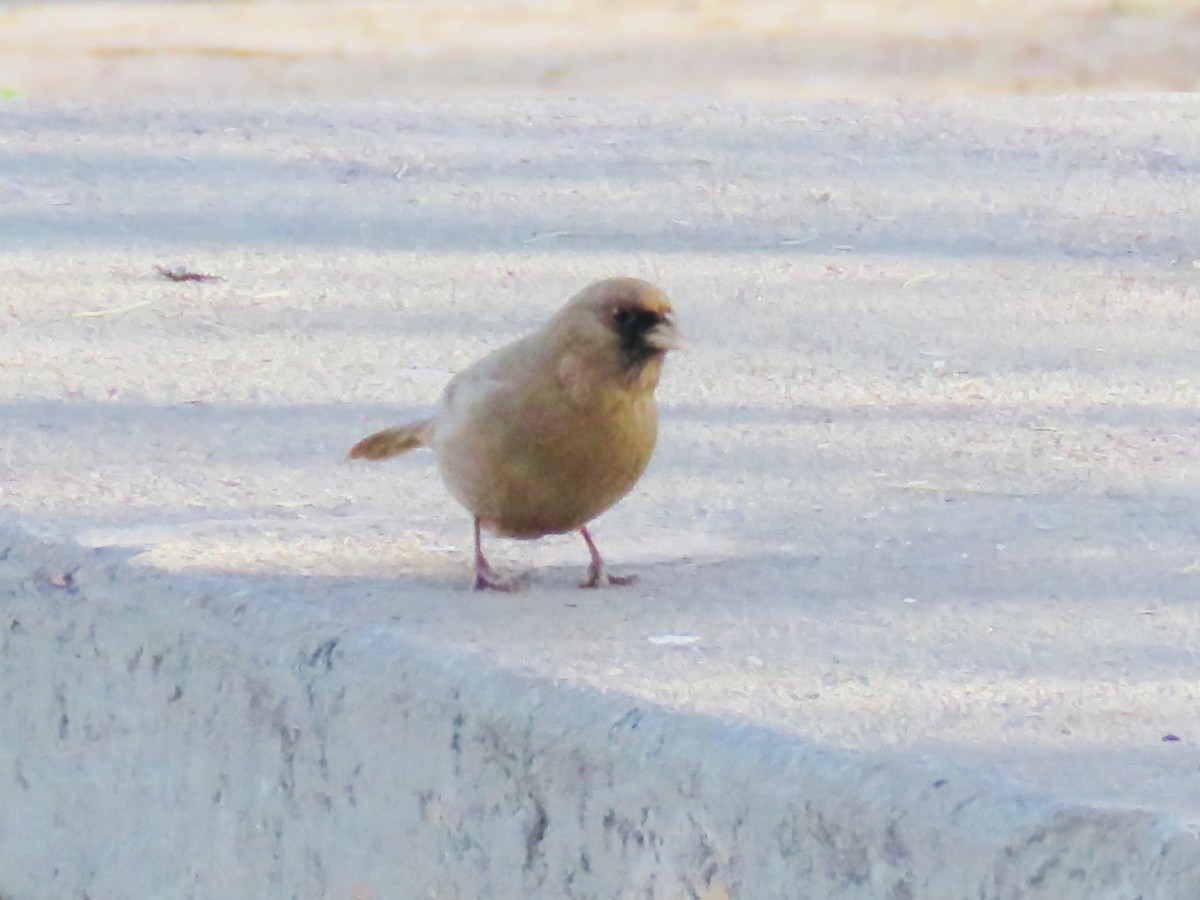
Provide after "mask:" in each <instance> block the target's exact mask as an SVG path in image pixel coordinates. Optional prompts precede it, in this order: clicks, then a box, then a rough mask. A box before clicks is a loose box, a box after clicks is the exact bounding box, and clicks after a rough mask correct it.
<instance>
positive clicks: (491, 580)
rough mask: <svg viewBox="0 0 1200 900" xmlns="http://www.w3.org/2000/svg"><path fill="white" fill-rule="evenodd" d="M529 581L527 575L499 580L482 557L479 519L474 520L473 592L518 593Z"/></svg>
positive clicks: (481, 536) (489, 564)
mask: <svg viewBox="0 0 1200 900" xmlns="http://www.w3.org/2000/svg"><path fill="white" fill-rule="evenodd" d="M528 581H529V576H528V575H518V576H517V577H516V578H508V579H504V578H501V577H500V576H499V575H498V574H496V570H495V569H493V568H492V565H491V563H489V562H488V561H487V557H485V556H484V555H483V535H482V531H481V528H480V522H479V518H478V517H476V519H475V590H477V591H503V592H505V593H506V594H511V593H512V592H513V591H519V590H521V588H523V587H525V584H526V582H528Z"/></svg>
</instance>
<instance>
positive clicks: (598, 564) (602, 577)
mask: <svg viewBox="0 0 1200 900" xmlns="http://www.w3.org/2000/svg"><path fill="white" fill-rule="evenodd" d="M579 533H580V534H582V535H583V540H584V542H585V543H587V547H588V552H589V553H591V554H592V564H591V565H590V566H588V577H587V581H585V582H584V583H583V584H581V585H580V587H585V588H599V587H608V586H609V585H614V586H619V587H624V586H625V585H628V584H633V583H634V582H635V581H637V576H636V575H610V574H609V573H608V572H607V571H606V570H605V568H604V560H603V559H601V558H600V551H599V550H597V549H596V542H595V541H593V540H592V536H591V535H590V534H588V530H587V528H586V527H584V528H580V529H579Z"/></svg>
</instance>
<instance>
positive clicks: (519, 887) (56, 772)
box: [0, 531, 1200, 900]
mask: <svg viewBox="0 0 1200 900" xmlns="http://www.w3.org/2000/svg"><path fill="white" fill-rule="evenodd" d="M0 626H2V628H0V895H3V896H4V897H12V898H15V900H25V898H52V897H53V898H61V897H90V898H92V900H100V898H128V897H156V898H172V897H229V898H236V897H254V898H274V897H306V898H307V897H345V898H392V897H401V898H402V897H439V898H443V897H463V898H468V897H472V898H473V897H614V898H615V897H646V898H676V897H679V898H684V897H691V898H696V897H701V898H710V900H711V898H726V897H797V898H801V897H813V898H816V897H847V898H850V897H854V898H883V897H886V898H895V900H900V898H918V897H980V898H984V897H987V898H991V897H995V898H1017V897H1055V898H1064V897H1129V898H1132V897H1135V896H1138V897H1146V898H1149V897H1162V898H1168V897H1172V898H1182V897H1195V896H1200V852H1198V849H1197V843H1196V841H1195V839H1194V837H1193V836H1191V835H1188V834H1185V833H1183V832H1181V831H1178V830H1176V829H1174V828H1172V827H1171V825H1170V824H1169V823H1165V822H1162V821H1158V820H1156V819H1155V818H1154V817H1152V816H1151V815H1149V814H1141V813H1135V812H1119V811H1114V812H1112V813H1104V812H1101V811H1094V810H1086V809H1070V808H1058V807H1056V806H1055V805H1054V804H1052V803H1050V802H1049V801H1047V800H1045V799H1037V798H1033V797H1022V796H1019V795H1014V794H1012V792H1010V791H1005V790H1003V789H996V788H997V787H998V786H995V785H991V786H989V785H986V784H981V783H979V781H978V780H977V778H976V776H971V775H969V774H967V773H965V772H963V771H960V770H958V769H955V768H954V767H952V766H951V765H949V764H942V763H939V762H937V761H933V760H911V759H892V760H890V761H885V760H882V759H879V760H876V759H872V758H869V757H866V756H862V755H849V754H846V753H844V752H840V751H838V750H835V749H830V748H819V747H813V746H806V745H803V744H800V743H798V742H794V741H790V740H785V739H783V738H780V737H777V736H774V735H772V734H771V733H769V732H765V731H758V730H753V729H746V728H741V727H733V726H730V725H728V724H726V723H724V722H721V721H718V720H715V719H708V718H704V717H702V716H697V715H689V714H672V713H671V712H669V711H666V710H662V709H657V708H653V707H649V706H647V705H646V704H644V703H633V702H631V701H628V700H626V699H623V698H622V697H620V696H615V695H610V696H604V695H600V694H597V693H590V692H585V691H580V690H577V689H573V688H565V687H561V686H555V685H553V684H549V683H545V682H540V681H537V680H533V679H528V678H524V677H522V676H520V675H518V674H514V673H510V672H503V671H495V670H488V669H486V668H484V667H482V666H481V665H479V664H478V663H476V662H474V661H473V660H472V659H471V658H470V657H469V656H455V655H452V654H448V653H446V652H444V651H439V650H437V649H432V648H427V647H419V646H414V645H413V642H412V641H410V640H406V639H403V638H401V637H399V636H397V635H396V634H395V633H393V632H392V631H390V630H388V629H386V628H382V627H381V628H379V629H362V628H360V629H358V630H355V631H347V630H345V629H344V628H339V626H338V625H337V624H336V623H335V620H334V619H333V617H332V616H331V615H329V614H328V613H327V612H325V611H321V610H316V609H312V608H304V607H303V606H300V605H298V604H295V603H290V602H289V600H288V598H287V597H271V596H265V595H262V594H256V593H254V592H252V591H249V590H246V589H245V588H244V587H239V584H238V583H237V582H228V581H226V582H223V581H222V580H221V579H219V578H211V577H210V578H207V579H189V578H184V577H181V576H173V577H168V576H164V575H162V574H160V573H154V572H149V571H147V570H142V569H139V568H137V567H134V566H131V565H129V564H127V563H125V562H122V561H121V559H120V558H119V556H118V555H117V554H116V553H115V552H113V551H105V552H97V551H86V550H82V549H79V548H77V547H74V546H71V545H66V544H57V543H53V542H48V541H46V540H42V539H35V538H31V537H29V536H27V535H24V534H22V533H19V532H13V531H8V532H0Z"/></svg>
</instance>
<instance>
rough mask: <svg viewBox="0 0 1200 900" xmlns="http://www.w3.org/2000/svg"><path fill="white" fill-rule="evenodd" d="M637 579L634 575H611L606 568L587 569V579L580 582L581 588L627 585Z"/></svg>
mask: <svg viewBox="0 0 1200 900" xmlns="http://www.w3.org/2000/svg"><path fill="white" fill-rule="evenodd" d="M637 580H638V577H637V576H636V575H612V574H610V573H609V572H608V571H607V570H606V569H601V568H596V567H592V568H590V569H588V577H587V581H583V582H580V584H579V586H580V587H581V588H603V587H628V586H629V585H631V584H633V583H634V582H635V581H637Z"/></svg>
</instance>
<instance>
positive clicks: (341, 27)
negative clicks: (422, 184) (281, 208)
mask: <svg viewBox="0 0 1200 900" xmlns="http://www.w3.org/2000/svg"><path fill="white" fill-rule="evenodd" d="M1197 46H1200V3H1198V2H1197V0H1038V2H1029V0H970V2H963V0H905V2H903V3H897V2H894V0H837V2H831V0H604V2H603V3H596V2H593V0H338V2H336V3H331V2H328V0H204V2H168V0H156V2H151V3H147V2H143V0H92V2H87V0H82V2H71V3H64V2H59V0H50V2H28V0H16V2H14V0H9V2H0V91H12V92H16V93H17V95H19V96H22V97H27V98H33V99H37V98H40V99H45V98H50V97H67V98H79V97H86V98H88V99H93V100H94V99H98V98H110V99H113V100H116V101H124V100H127V99H128V98H129V97H131V96H134V97H147V96H157V97H162V98H167V99H170V100H174V101H179V100H182V99H183V98H208V99H215V98H222V97H243V98H249V97H253V98H257V99H261V100H271V99H274V98H277V97H279V96H291V97H305V98H308V99H318V98H322V99H333V98H344V99H351V98H356V99H362V98H367V97H370V98H374V99H389V100H390V99H399V98H409V97H429V96H436V97H445V96H448V95H454V96H461V97H465V98H469V99H478V98H480V97H485V96H490V97H496V96H500V97H506V96H510V95H512V94H514V93H517V94H527V93H529V92H534V93H538V94H545V93H549V94H565V95H581V94H583V95H589V94H597V93H598V94H603V95H605V96H611V95H613V94H621V95H624V96H627V97H629V98H631V99H632V98H644V97H647V96H655V97H660V96H676V95H678V94H681V93H682V94H692V95H702V96H710V97H715V96H721V97H756V98H775V99H780V98H792V99H799V98H804V99H824V98H830V99H846V98H854V99H874V98H878V97H879V96H881V95H886V96H907V97H930V96H946V95H953V96H958V95H963V94H995V93H1020V94H1051V93H1053V94H1061V93H1091V94H1094V93H1099V92H1103V91H1142V92H1146V91H1155V90H1158V91H1189V90H1190V91H1195V90H1200V53H1197V52H1196V48H1197ZM47 60H53V61H54V64H53V65H47Z"/></svg>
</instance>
